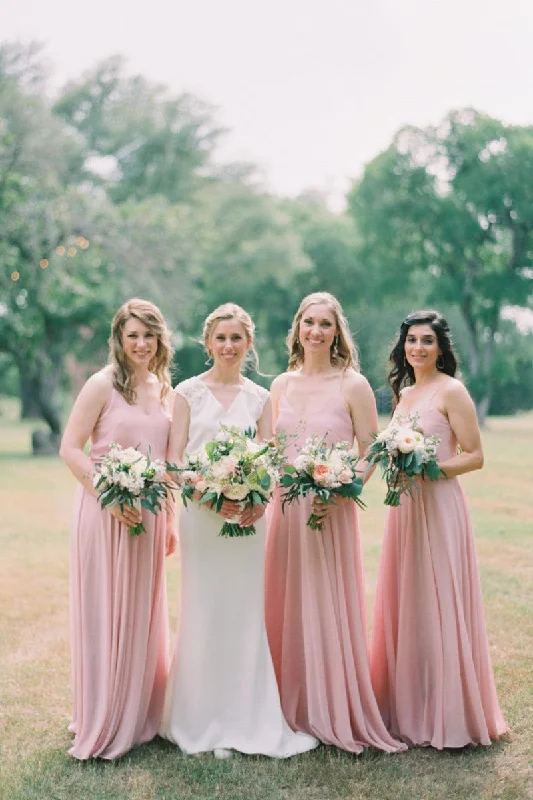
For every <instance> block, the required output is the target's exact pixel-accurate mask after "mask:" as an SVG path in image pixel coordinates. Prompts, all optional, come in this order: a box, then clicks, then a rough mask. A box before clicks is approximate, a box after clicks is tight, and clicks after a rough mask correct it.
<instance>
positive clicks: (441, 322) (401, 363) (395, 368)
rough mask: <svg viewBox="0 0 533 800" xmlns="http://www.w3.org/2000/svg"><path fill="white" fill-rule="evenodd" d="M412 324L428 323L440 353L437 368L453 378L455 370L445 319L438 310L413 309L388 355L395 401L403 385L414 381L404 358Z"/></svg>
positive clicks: (450, 340) (410, 369)
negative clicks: (406, 341)
mask: <svg viewBox="0 0 533 800" xmlns="http://www.w3.org/2000/svg"><path fill="white" fill-rule="evenodd" d="M413 325H429V326H430V328H431V329H432V330H433V331H434V332H435V334H436V336H437V342H438V345H439V349H440V351H441V355H440V356H439V358H438V359H437V369H438V371H439V372H443V373H444V374H445V375H451V377H452V378H453V377H454V376H455V373H456V372H457V356H456V355H455V352H454V349H453V342H452V337H451V333H450V328H449V327H448V323H447V321H446V319H445V318H444V317H443V316H442V314H440V313H439V312H438V311H433V310H430V311H413V313H412V314H409V315H408V316H407V317H406V318H405V319H404V321H403V322H402V324H401V325H400V335H399V337H398V340H397V342H396V344H395V345H394V347H393V348H392V350H391V353H390V356H389V362H390V363H391V364H392V369H391V371H390V372H389V375H388V378H387V380H388V382H389V385H390V387H391V389H392V391H393V393H394V397H395V399H396V402H398V400H399V399H400V392H401V390H402V389H403V387H404V386H412V385H413V383H414V382H415V373H414V370H413V368H412V366H411V365H410V364H409V363H408V362H407V359H406V358H405V340H406V338H407V334H408V332H409V328H411V327H412V326H413Z"/></svg>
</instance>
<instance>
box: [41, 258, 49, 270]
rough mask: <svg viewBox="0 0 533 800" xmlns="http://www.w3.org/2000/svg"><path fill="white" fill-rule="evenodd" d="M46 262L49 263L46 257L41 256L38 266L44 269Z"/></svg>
mask: <svg viewBox="0 0 533 800" xmlns="http://www.w3.org/2000/svg"><path fill="white" fill-rule="evenodd" d="M48 264H49V261H48V259H47V258H41V260H40V261H39V266H40V268H41V269H46V267H47V266H48Z"/></svg>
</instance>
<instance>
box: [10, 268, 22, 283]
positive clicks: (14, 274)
mask: <svg viewBox="0 0 533 800" xmlns="http://www.w3.org/2000/svg"><path fill="white" fill-rule="evenodd" d="M19 278H20V272H17V271H16V270H15V271H14V272H12V273H11V280H12V281H18V279H19Z"/></svg>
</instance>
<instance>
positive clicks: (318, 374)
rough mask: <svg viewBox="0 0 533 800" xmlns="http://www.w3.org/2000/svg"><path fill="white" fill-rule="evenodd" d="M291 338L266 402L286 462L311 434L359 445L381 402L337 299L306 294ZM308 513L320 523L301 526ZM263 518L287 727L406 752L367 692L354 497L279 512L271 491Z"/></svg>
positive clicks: (269, 617) (269, 615)
mask: <svg viewBox="0 0 533 800" xmlns="http://www.w3.org/2000/svg"><path fill="white" fill-rule="evenodd" d="M287 343H288V347H289V369H288V371H287V372H286V373H284V374H283V375H280V376H279V377H278V378H276V379H275V380H274V382H273V384H272V407H273V415H274V422H275V428H276V430H277V431H282V430H283V431H286V432H287V433H288V434H291V435H292V436H293V437H294V438H291V439H290V447H289V458H295V456H296V454H297V450H298V447H299V446H300V445H301V444H302V443H303V441H304V440H305V439H306V438H307V437H308V436H311V435H312V434H318V435H319V436H326V438H327V441H328V442H329V443H334V442H338V441H348V442H350V443H352V442H354V441H355V445H356V446H357V447H358V448H359V451H360V452H362V451H363V450H364V448H365V446H366V443H367V442H368V441H369V440H370V438H371V434H372V432H374V431H375V430H376V427H377V416H376V404H375V401H374V396H373V393H372V390H371V388H370V386H369V384H368V382H367V380H366V379H365V378H364V377H363V376H362V375H361V373H360V372H359V367H358V362H357V355H356V352H355V346H354V343H353V340H352V337H351V335H350V331H349V328H348V325H347V322H346V319H345V317H344V314H343V311H342V308H341V306H340V304H339V302H338V300H336V299H335V298H334V297H333V296H332V295H330V294H328V293H326V292H318V293H315V294H311V295H309V296H307V297H305V298H304V299H303V300H302V302H301V304H300V307H299V309H298V311H297V313H296V316H295V317H294V321H293V324H292V328H291V331H290V333H289V336H288V340H287ZM311 509H312V510H313V512H314V513H315V514H317V515H318V516H320V517H321V518H322V519H323V522H324V527H323V530H321V531H315V530H311V529H310V528H308V527H307V525H306V520H307V517H308V516H309V514H310V512H311ZM269 514H270V518H269V528H268V537H267V551H266V622H267V631H268V637H269V642H270V647H271V651H272V657H273V661H274V667H275V670H276V675H277V679H278V685H279V688H280V693H281V701H282V706H283V711H284V713H285V716H286V718H287V720H288V722H289V724H290V725H291V726H292V727H293V728H294V729H295V730H298V731H304V732H306V733H309V734H312V735H313V736H316V737H317V738H318V739H320V740H321V741H322V742H324V743H325V744H329V745H335V746H337V747H340V748H342V749H343V750H348V751H350V752H352V753H360V752H362V750H363V749H364V748H365V747H369V746H371V747H375V748H378V749H380V750H385V751H388V752H394V751H397V750H401V749H405V746H404V745H402V744H401V743H400V742H397V741H395V740H394V738H393V737H392V736H391V735H390V734H389V733H388V731H387V730H386V728H385V726H384V724H383V721H382V719H381V716H380V713H379V709H378V706H377V703H376V699H375V697H374V692H373V690H372V684H371V680H370V669H369V663H368V650H367V632H366V622H365V621H366V611H365V583H364V574H363V562H362V555H361V544H360V537H359V521H358V515H357V508H356V506H355V503H354V502H353V501H352V500H349V499H347V498H342V499H339V501H338V502H337V504H336V505H335V506H324V505H322V504H321V503H319V502H318V501H317V500H314V501H313V500H312V499H311V497H307V498H305V499H304V500H302V501H301V502H300V503H299V504H298V503H295V504H293V505H291V506H289V507H286V509H285V512H284V513H283V512H282V508H281V497H280V494H279V493H278V495H277V496H276V498H275V500H274V502H273V507H272V509H271V512H270V511H269Z"/></svg>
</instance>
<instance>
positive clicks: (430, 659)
mask: <svg viewBox="0 0 533 800" xmlns="http://www.w3.org/2000/svg"><path fill="white" fill-rule="evenodd" d="M416 410H417V409H416V408H414V409H413V411H416ZM399 411H401V409H400V408H398V410H397V412H396V413H398V412H399ZM418 413H419V414H420V416H419V424H420V426H421V428H422V429H423V430H424V432H425V433H435V434H438V435H439V436H440V437H441V442H440V445H439V451H438V458H439V460H441V461H443V460H445V459H448V458H450V457H451V456H452V455H454V454H455V453H456V451H457V442H456V440H455V437H454V434H453V431H452V430H451V427H450V424H449V422H448V420H447V419H446V417H444V416H443V415H442V414H441V413H440V412H439V411H438V410H437V409H436V408H432V407H431V402H430V403H427V401H426V405H425V407H424V406H422V408H421V409H418ZM371 671H372V680H373V684H374V689H375V692H376V697H377V699H378V703H379V706H380V709H381V712H382V714H383V717H384V719H385V722H386V723H387V726H388V728H389V730H390V731H391V733H392V734H393V735H394V736H397V737H398V738H400V739H402V740H403V741H406V742H408V743H409V744H417V745H431V746H432V747H435V748H437V749H442V748H444V747H463V746H465V745H467V744H485V745H489V744H490V743H491V740H493V739H497V738H498V737H499V736H501V734H503V733H504V732H505V731H506V730H507V725H506V724H505V722H504V719H503V716H502V713H501V711H500V707H499V704H498V698H497V696H496V689H495V685H494V676H493V672H492V664H491V658H490V653H489V644H488V641H487V633H486V629H485V618H484V612H483V601H482V597H481V586H480V580H479V574H478V566H477V559H476V552H475V546H474V536H473V531H472V525H471V522H470V516H469V513H468V509H467V505H466V500H465V496H464V493H463V490H462V488H461V485H460V483H459V481H458V479H457V478H451V479H450V480H440V481H435V482H433V481H424V482H423V483H422V484H421V486H420V489H419V491H417V490H416V489H415V490H414V493H413V498H410V497H409V496H403V497H402V500H401V505H400V506H399V507H398V508H391V509H389V512H388V516H387V522H386V528H385V538H384V541H383V552H382V556H381V565H380V571H379V578H378V587H377V598H376V605H375V612H374V626H373V635H372V646H371Z"/></svg>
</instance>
